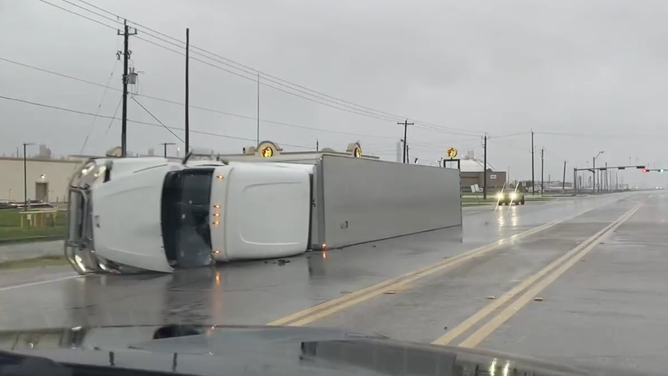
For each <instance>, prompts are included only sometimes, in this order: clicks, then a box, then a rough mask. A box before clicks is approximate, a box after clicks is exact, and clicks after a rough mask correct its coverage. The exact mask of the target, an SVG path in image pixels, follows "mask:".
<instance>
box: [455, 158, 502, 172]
mask: <svg viewBox="0 0 668 376" xmlns="http://www.w3.org/2000/svg"><path fill="white" fill-rule="evenodd" d="M483 165H484V164H483V161H481V160H478V159H477V158H473V157H468V156H465V157H463V158H462V159H461V160H460V162H459V167H460V169H461V171H462V172H482V171H483V168H482V166H483ZM487 170H489V171H494V167H492V165H490V164H489V163H487Z"/></svg>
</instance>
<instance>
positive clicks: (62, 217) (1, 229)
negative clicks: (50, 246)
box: [0, 210, 67, 244]
mask: <svg viewBox="0 0 668 376" xmlns="http://www.w3.org/2000/svg"><path fill="white" fill-rule="evenodd" d="M22 212H23V211H22V210H0V244H2V243H8V242H25V241H40V240H47V239H58V238H62V237H64V234H65V221H66V220H67V218H66V214H65V212H64V211H59V212H58V213H57V214H56V215H55V217H51V218H48V219H46V220H45V224H44V226H43V227H29V226H28V225H27V220H26V219H25V218H24V227H21V217H22V216H23V215H24V214H21V213H22ZM34 216H35V215H33V217H34Z"/></svg>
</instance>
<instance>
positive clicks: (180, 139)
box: [132, 96, 184, 142]
mask: <svg viewBox="0 0 668 376" xmlns="http://www.w3.org/2000/svg"><path fill="white" fill-rule="evenodd" d="M132 100H133V101H135V103H137V104H138V105H139V107H141V108H142V109H144V111H146V113H148V114H149V115H151V117H152V118H153V119H154V120H155V121H157V122H158V123H160V125H162V126H163V127H164V128H165V129H166V130H168V131H169V133H171V134H172V135H173V136H174V137H176V138H177V139H178V140H179V141H181V142H184V141H183V139H182V138H181V137H179V136H177V135H176V133H174V131H172V130H171V129H169V127H167V126H166V125H165V124H164V123H163V122H161V121H160V119H158V118H157V117H156V116H155V115H153V113H151V111H149V110H148V108H146V107H144V105H143V104H141V103H139V101H138V100H137V98H135V97H134V96H133V97H132Z"/></svg>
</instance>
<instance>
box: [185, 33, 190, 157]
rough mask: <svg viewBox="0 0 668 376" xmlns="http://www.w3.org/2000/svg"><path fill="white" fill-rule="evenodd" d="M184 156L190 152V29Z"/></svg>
mask: <svg viewBox="0 0 668 376" xmlns="http://www.w3.org/2000/svg"><path fill="white" fill-rule="evenodd" d="M185 125H186V127H185V128H186V130H185V132H186V137H185V144H186V145H185V146H186V155H188V153H189V152H190V29H189V28H186V124H185Z"/></svg>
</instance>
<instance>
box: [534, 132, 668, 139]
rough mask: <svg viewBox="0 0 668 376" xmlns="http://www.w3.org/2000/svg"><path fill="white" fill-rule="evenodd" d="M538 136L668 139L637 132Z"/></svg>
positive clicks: (555, 133)
mask: <svg viewBox="0 0 668 376" xmlns="http://www.w3.org/2000/svg"><path fill="white" fill-rule="evenodd" d="M535 133H536V134H544V135H551V136H564V137H595V138H628V137H668V135H665V134H638V133H635V132H629V133H628V134H604V133H600V134H591V133H590V134H586V133H566V132H549V131H546V132H535Z"/></svg>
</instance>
